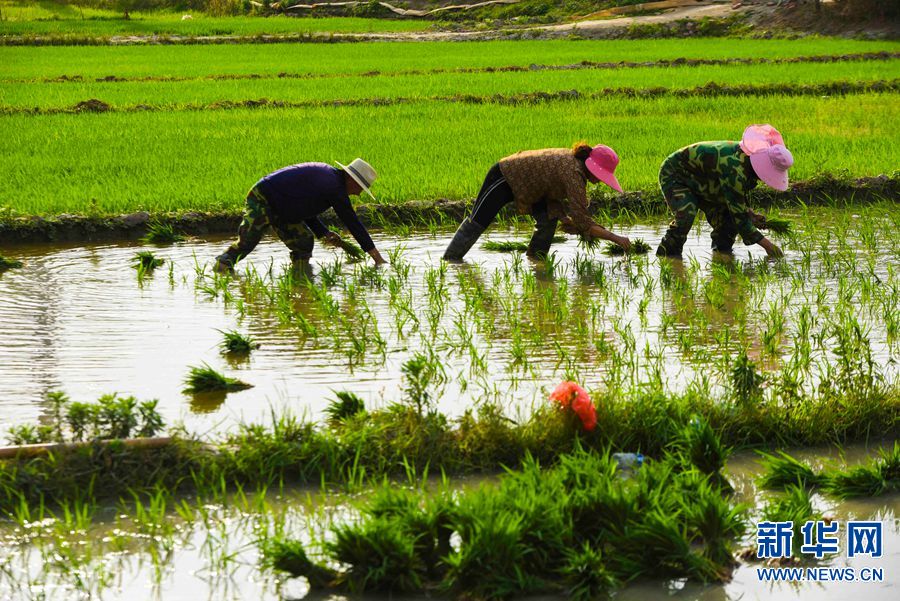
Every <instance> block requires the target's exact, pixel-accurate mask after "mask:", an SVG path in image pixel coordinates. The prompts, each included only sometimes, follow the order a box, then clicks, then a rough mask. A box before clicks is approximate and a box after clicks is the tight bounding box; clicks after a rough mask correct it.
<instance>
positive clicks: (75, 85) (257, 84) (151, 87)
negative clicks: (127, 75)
mask: <svg viewBox="0 0 900 601" xmlns="http://www.w3.org/2000/svg"><path fill="white" fill-rule="evenodd" d="M898 75H900V60H896V59H895V60H889V61H858V62H840V63H831V64H828V65H827V66H824V67H823V65H820V64H815V63H795V64H775V65H771V64H762V65H728V66H702V67H670V68H647V69H599V70H594V69H588V70H573V71H534V72H529V71H517V72H503V73H483V72H482V73H440V74H432V75H400V76H395V77H367V76H349V77H339V78H327V79H260V80H254V79H241V80H224V81H211V80H189V81H174V82H172V81H170V82H154V81H150V82H145V81H127V82H115V83H97V82H66V83H0V107H20V108H21V107H27V108H31V107H40V108H48V107H69V106H72V105H74V104H76V103H78V102H81V101H83V100H87V99H92V98H96V99H99V100H102V101H103V102H106V103H108V104H110V105H112V106H113V107H127V106H134V105H138V104H142V105H151V106H163V107H177V106H179V105H185V104H208V103H213V102H219V101H223V100H230V101H241V100H247V99H259V98H268V99H270V100H279V101H287V102H308V101H331V100H350V99H360V98H398V97H399V98H428V97H434V96H442V97H443V96H453V95H457V94H460V93H464V94H471V95H479V96H484V95H493V94H504V95H509V94H521V93H529V92H538V91H539V92H558V91H564V90H573V89H574V90H578V91H580V92H582V93H586V94H590V93H593V92H596V91H598V90H602V89H605V88H620V87H631V88H650V87H665V88H689V87H695V86H702V85H704V84H706V83H708V82H717V83H721V84H731V85H735V84H767V83H781V84H785V83H787V84H792V83H796V84H810V83H821V82H826V81H835V80H848V81H876V80H883V79H892V78H895V77H897V76H898Z"/></svg>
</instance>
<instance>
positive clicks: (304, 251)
mask: <svg viewBox="0 0 900 601" xmlns="http://www.w3.org/2000/svg"><path fill="white" fill-rule="evenodd" d="M272 229H273V230H275V233H276V234H278V238H279V239H280V240H281V241H282V242H284V244H285V246H287V247H288V248H289V249H290V250H291V261H293V262H295V263H296V262H298V261H308V260H309V258H310V257H311V256H312V251H313V246H314V245H315V236H313V233H312V232H311V231H310V230H309V228H308V227H306V225H305V224H303V223H280V222H279V221H278V220H277V219H273V220H272Z"/></svg>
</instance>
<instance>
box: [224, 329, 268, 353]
mask: <svg viewBox="0 0 900 601" xmlns="http://www.w3.org/2000/svg"><path fill="white" fill-rule="evenodd" d="M217 331H218V332H219V333H220V334H222V342H220V343H219V348H220V349H221V352H222V354H223V355H248V354H250V352H251V351H254V350H256V349H258V348H259V347H260V344H259V343H258V342H256V341H255V340H254V339H253V338H251V337H250V336H245V335H244V334H241V333H240V332H238V331H237V330H225V331H223V330H217Z"/></svg>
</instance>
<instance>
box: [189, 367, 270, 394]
mask: <svg viewBox="0 0 900 601" xmlns="http://www.w3.org/2000/svg"><path fill="white" fill-rule="evenodd" d="M184 383H185V388H184V390H183V392H185V393H187V394H198V393H204V392H233V391H237V390H246V389H248V388H252V387H253V385H252V384H247V383H246V382H242V381H240V380H238V379H237V378H231V377H228V376H225V375H223V374H220V373H219V372H217V371H216V370H215V369H213V368H212V367H210V366H209V365H207V364H206V363H204V364H203V365H202V366H200V367H191V368H190V371H189V372H188V375H187V377H186V378H185V379H184Z"/></svg>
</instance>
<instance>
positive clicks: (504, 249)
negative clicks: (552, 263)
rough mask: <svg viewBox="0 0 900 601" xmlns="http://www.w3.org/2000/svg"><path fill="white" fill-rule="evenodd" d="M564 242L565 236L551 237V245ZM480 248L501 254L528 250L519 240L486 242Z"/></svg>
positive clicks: (526, 244) (526, 245) (525, 244)
mask: <svg viewBox="0 0 900 601" xmlns="http://www.w3.org/2000/svg"><path fill="white" fill-rule="evenodd" d="M565 241H566V237H565V236H553V244H558V243H560V242H565ZM481 248H483V249H484V250H490V251H494V252H501V253H511V252H525V251H526V250H528V243H527V242H522V241H520V240H487V241H486V242H484V244H482V245H481Z"/></svg>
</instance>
